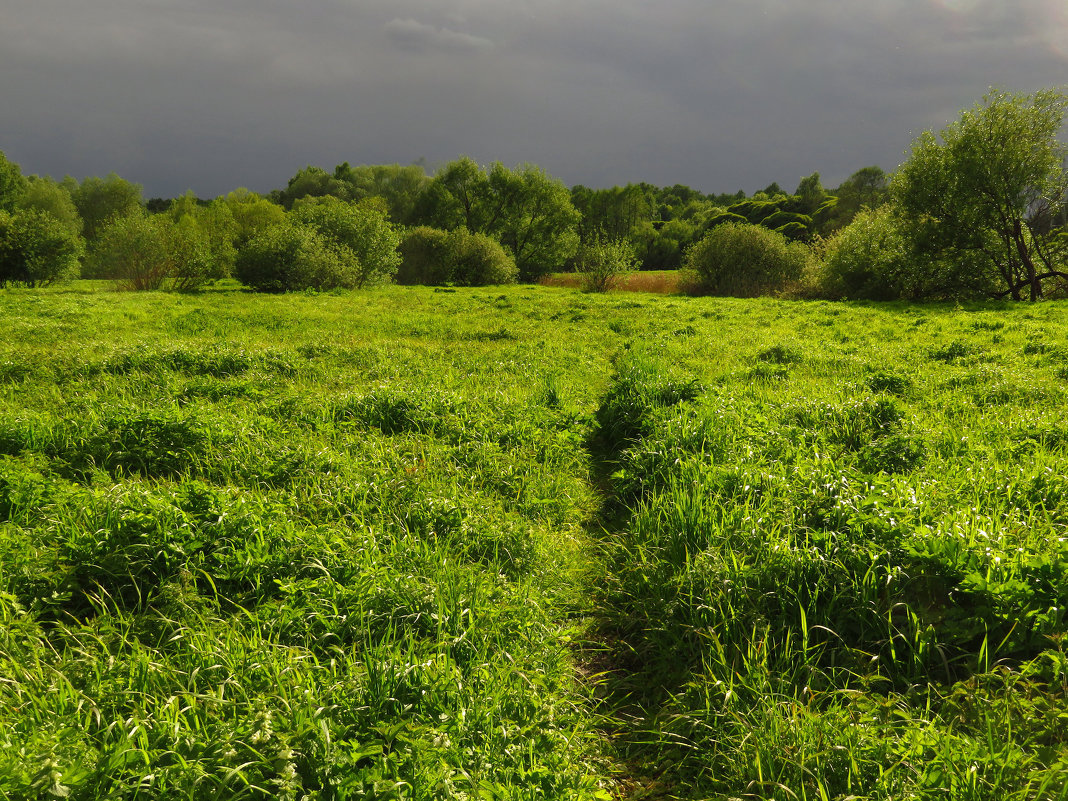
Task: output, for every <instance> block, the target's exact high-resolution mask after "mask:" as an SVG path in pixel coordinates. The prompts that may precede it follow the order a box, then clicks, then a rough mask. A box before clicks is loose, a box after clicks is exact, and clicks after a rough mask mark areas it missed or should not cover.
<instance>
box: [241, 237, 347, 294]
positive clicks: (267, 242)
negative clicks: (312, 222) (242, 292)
mask: <svg viewBox="0 0 1068 801" xmlns="http://www.w3.org/2000/svg"><path fill="white" fill-rule="evenodd" d="M234 267H235V272H236V275H237V279H238V280H239V281H240V282H241V283H243V284H245V285H246V286H248V287H250V288H252V289H255V290H256V291H258V292H292V291H294V290H302V289H337V288H352V287H355V286H357V285H358V280H357V263H356V258H355V257H354V256H353V255H352V253H351V251H350V252H348V253H346V252H345V251H342V250H340V249H338V248H331V247H330V245H329V244H328V243H327V241H326V239H325V237H323V236H322V235H320V234H319V233H317V232H316V231H315V230H313V229H311V228H309V227H308V226H305V225H301V224H299V223H297V222H295V221H291V220H287V221H285V222H282V223H280V224H277V225H272V226H269V227H268V228H266V229H264V230H263V231H262V232H260V233H259V234H257V235H256V236H254V237H253V238H252V239H251V240H250V241H249V242H248V244H247V245H246V246H245V247H244V248H243V249H242V250H240V251H239V252H238V254H237V261H236V262H235V264H234Z"/></svg>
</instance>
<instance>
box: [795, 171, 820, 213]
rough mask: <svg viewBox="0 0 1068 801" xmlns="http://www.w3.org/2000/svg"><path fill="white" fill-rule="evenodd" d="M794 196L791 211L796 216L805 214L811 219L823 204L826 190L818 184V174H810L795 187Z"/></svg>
mask: <svg viewBox="0 0 1068 801" xmlns="http://www.w3.org/2000/svg"><path fill="white" fill-rule="evenodd" d="M794 196H795V197H796V198H797V201H796V204H795V205H794V208H792V209H791V211H794V212H797V213H798V214H806V215H808V216H809V217H811V216H812V215H813V214H815V213H816V209H818V208H819V207H820V206H821V205H823V202H824V201H825V200H826V199H827V197H828V194H827V190H826V189H824V188H823V184H822V183H821V182H820V174H819V173H818V172H814V173H812V175H809V176H808V177H806V178H802V179H801V183H799V184H798V185H797V191H796V192H794Z"/></svg>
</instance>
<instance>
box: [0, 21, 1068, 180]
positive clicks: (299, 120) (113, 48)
mask: <svg viewBox="0 0 1068 801" xmlns="http://www.w3.org/2000/svg"><path fill="white" fill-rule="evenodd" d="M0 23H2V24H0V76H2V79H0V103H2V108H3V109H4V113H3V116H2V117H0V149H3V150H4V151H5V152H6V153H7V154H8V156H9V157H10V158H12V159H14V160H16V161H18V162H20V163H21V164H22V166H23V167H24V169H25V170H26V171H27V172H40V173H51V174H54V175H57V176H59V175H62V174H64V173H71V174H74V175H77V176H83V175H88V174H103V173H106V172H108V171H109V170H115V171H117V172H119V173H120V174H122V175H123V176H125V177H128V178H130V179H132V180H137V181H140V182H142V183H144V184H145V186H146V194H149V195H173V194H177V193H180V192H182V191H184V190H185V189H187V188H192V189H194V191H196V192H198V193H199V194H201V195H213V194H217V193H220V192H224V191H227V190H228V189H231V188H234V187H236V186H239V185H245V186H249V187H251V188H253V189H258V190H266V189H269V188H271V187H275V186H281V185H284V183H285V180H286V179H287V178H288V177H289V176H290V175H292V173H293V172H294V171H295V170H296V169H297V168H299V167H301V166H303V165H304V164H308V163H311V164H319V165H322V166H326V167H332V166H333V165H334V164H336V163H339V162H341V161H345V160H347V161H349V162H351V163H381V162H402V163H406V162H410V161H412V160H414V159H417V158H420V157H424V158H426V159H427V161H428V162H430V163H432V164H433V163H440V162H444V161H446V160H449V159H451V158H454V157H456V156H458V155H460V154H469V155H471V156H473V157H475V158H476V159H478V160H480V161H483V162H488V161H492V160H498V159H499V160H501V161H504V162H505V163H507V164H515V163H519V162H524V161H526V162H533V163H537V164H540V165H542V166H543V167H545V168H546V169H547V170H549V172H551V173H552V174H554V175H557V176H558V177H560V178H561V179H563V180H564V181H565V182H567V183H569V184H572V183H585V184H588V185H593V186H603V185H612V184H616V183H625V182H627V181H639V180H646V181H650V182H653V183H658V184H671V183H676V182H679V183H686V184H690V185H692V186H695V187H698V188H701V189H704V190H706V191H733V190H735V189H738V188H744V189H746V190H747V191H753V190H755V189H758V188H760V187H762V186H764V185H765V184H767V183H770V182H771V181H778V182H779V183H781V184H782V185H783V186H785V187H787V188H793V185H796V182H797V180H798V179H799V178H800V177H801V176H802V175H806V174H808V173H811V172H813V171H814V170H819V171H820V172H821V174H822V175H823V176H824V180H825V183H828V184H833V183H837V182H838V181H840V180H841V179H843V178H844V177H846V176H847V175H848V174H849V173H850V172H852V171H853V170H855V169H857V168H858V167H861V166H864V165H867V164H872V163H876V164H880V165H882V166H884V167H886V168H892V167H894V166H896V164H897V163H899V162H900V161H901V160H902V158H903V156H904V152H903V151H904V150H905V149H906V147H907V146H908V144H909V142H910V141H911V139H912V138H913V137H914V136H915V135H917V134H918V133H919V132H920V131H922V130H924V129H928V128H935V129H937V128H940V127H942V126H943V125H944V124H945V123H946V122H947V121H948V120H950V119H953V118H955V117H956V115H957V113H958V110H959V109H960V108H962V107H965V106H968V105H971V104H972V103H974V102H975V101H976V100H977V99H979V98H980V97H981V96H982V94H983V93H984V92H985V90H986V88H987V87H988V86H990V85H998V86H1001V87H1004V88H1008V89H1014V90H1021V91H1032V90H1035V89H1038V88H1043V87H1047V86H1052V85H1056V84H1058V83H1061V84H1063V83H1064V82H1065V81H1066V80H1068V45H1066V43H1068V9H1066V8H1065V4H1064V3H1063V0H1022V1H1021V2H1017V3H1013V4H1007V3H1004V2H994V1H993V0H989V1H988V0H880V2H867V3H865V2H860V3H858V2H846V0H810V1H809V2H806V3H803V4H801V3H796V2H786V0H744V2H743V0H723V1H721V2H715V3H711V2H707V0H665V2H663V3H656V4H653V3H645V2H641V1H640V0H612V1H611V2H609V0H568V1H567V2H565V1H564V0H514V1H513V2H507V3H505V2H500V1H499V0H496V1H493V2H491V0H435V2H430V1H429V0H392V1H390V2H386V0H367V1H360V0H305V2H295V1H286V0H230V2H227V3H216V2H208V0H182V1H181V2H179V0H96V2H93V3H84V2H78V0H35V2H33V3H26V2H24V1H23V0H0Z"/></svg>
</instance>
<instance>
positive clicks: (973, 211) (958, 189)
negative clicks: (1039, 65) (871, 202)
mask: <svg viewBox="0 0 1068 801" xmlns="http://www.w3.org/2000/svg"><path fill="white" fill-rule="evenodd" d="M1066 110H1068V96H1066V95H1065V94H1064V93H1063V92H1060V91H1056V90H1052V89H1050V90H1044V91H1040V92H1036V93H1034V94H1032V95H1014V94H1010V93H1006V92H1000V91H991V92H990V93H989V94H988V95H987V96H986V97H985V98H984V99H983V101H982V102H981V103H979V104H977V105H976V106H975V107H974V108H972V109H970V110H968V111H965V112H963V113H962V114H961V116H960V119H958V120H957V121H956V122H954V123H951V124H950V125H948V126H947V127H946V128H944V129H943V130H942V131H941V134H940V136H941V141H939V139H938V138H936V137H935V135H934V134H932V133H931V132H930V131H928V132H926V133H924V134H923V135H922V136H921V137H920V138H919V139H918V140H917V141H916V143H915V145H914V146H913V149H912V153H911V155H910V156H909V158H908V160H907V161H906V162H905V163H904V164H903V165H902V166H901V168H900V169H899V170H898V172H897V174H896V175H895V177H894V180H893V183H892V193H893V198H894V200H895V201H896V203H897V204H898V206H899V209H900V211H901V213H902V215H903V218H904V220H905V221H906V222H907V223H908V229H909V231H910V235H911V236H912V237H913V240H914V243H915V244H916V246H917V250H918V252H921V253H926V254H928V255H930V256H932V257H937V258H944V259H948V260H949V261H950V262H951V263H953V264H955V265H956V270H957V272H958V278H959V279H960V282H961V284H962V285H967V286H969V287H970V288H971V289H972V290H973V291H975V292H983V293H986V294H991V295H995V296H1001V297H1006V296H1007V297H1011V298H1013V299H1015V300H1020V299H1022V298H1023V297H1024V295H1025V294H1026V295H1027V297H1028V298H1029V299H1030V300H1037V299H1038V298H1040V297H1042V295H1043V284H1044V283H1045V282H1048V281H1049V280H1056V281H1064V280H1068V272H1066V270H1068V267H1066V265H1065V264H1064V263H1063V257H1062V256H1058V254H1057V253H1056V248H1055V247H1054V246H1053V245H1054V239H1055V237H1056V235H1057V234H1058V231H1057V230H1056V226H1054V225H1052V224H1051V219H1052V216H1053V215H1054V214H1055V213H1056V212H1057V211H1058V210H1059V209H1061V208H1062V207H1063V204H1064V202H1065V199H1066V197H1068V172H1066V170H1065V156H1066V152H1068V150H1066V148H1065V146H1064V145H1063V144H1062V143H1061V142H1060V141H1059V140H1058V134H1059V132H1060V131H1061V128H1062V125H1063V122H1064V115H1065V112H1066Z"/></svg>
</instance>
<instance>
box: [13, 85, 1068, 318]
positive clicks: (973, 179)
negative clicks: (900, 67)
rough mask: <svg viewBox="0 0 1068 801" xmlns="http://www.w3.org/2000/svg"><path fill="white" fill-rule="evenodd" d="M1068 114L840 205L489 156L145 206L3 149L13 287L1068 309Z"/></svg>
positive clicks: (920, 162) (808, 192)
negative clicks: (530, 286)
mask: <svg viewBox="0 0 1068 801" xmlns="http://www.w3.org/2000/svg"><path fill="white" fill-rule="evenodd" d="M1066 107H1068V98H1066V96H1065V94H1064V93H1063V92H1059V91H1056V90H1045V91H1042V92H1037V93H1035V94H1033V95H1013V94H1009V93H1004V92H991V93H990V94H989V95H988V96H987V97H986V98H984V99H983V101H982V102H981V103H979V104H977V105H976V106H975V107H974V108H972V109H970V110H967V111H965V112H963V113H962V114H961V116H960V118H959V119H958V120H957V121H956V122H954V123H952V124H950V125H949V126H947V127H946V128H945V129H944V130H943V131H941V133H940V135H939V136H935V135H934V134H933V133H931V132H927V133H925V134H923V135H922V136H921V137H920V138H919V139H918V140H917V141H916V142H915V143H914V145H913V148H912V151H911V153H910V155H909V156H908V158H907V159H906V161H905V162H904V163H903V164H902V165H901V166H900V167H899V168H898V170H897V171H896V172H894V173H893V174H892V175H891V174H887V173H886V172H884V171H883V170H882V169H881V168H879V167H877V166H869V167H864V168H862V169H860V170H857V171H856V172H855V173H853V175H851V176H850V177H849V178H848V179H847V180H846V181H844V182H843V183H842V184H841V185H839V186H837V187H835V188H833V189H827V188H824V186H823V185H822V183H821V180H820V175H819V173H813V174H812V175H809V176H807V177H805V178H802V179H801V181H800V183H799V184H798V186H797V187H796V189H794V191H793V192H787V191H784V190H783V189H782V188H781V187H780V186H779V185H778V184H776V183H773V184H771V185H769V186H768V187H766V188H765V189H763V190H761V191H759V192H756V193H754V194H753V195H751V196H747V195H746V194H745V193H744V192H742V191H738V192H735V193H733V194H718V195H710V194H704V193H702V192H700V191H698V190H695V189H693V188H691V187H688V186H683V185H679V184H676V185H674V186H671V187H658V186H654V185H651V184H647V183H639V184H628V185H626V186H616V187H612V188H608V189H591V188H588V187H585V186H581V185H579V186H574V187H572V188H570V189H568V188H567V187H566V186H565V185H564V184H563V183H562V182H561V181H559V180H558V179H555V178H553V177H552V176H550V175H549V174H547V173H546V172H545V171H544V170H543V169H541V168H540V167H537V166H535V165H529V164H527V165H520V166H517V167H514V168H508V167H505V166H504V165H502V164H500V163H495V164H492V165H489V166H488V167H483V166H480V165H479V164H477V163H476V162H475V161H473V160H472V159H470V158H467V157H462V158H459V159H456V160H455V161H452V162H450V163H448V164H446V165H445V166H443V167H442V168H441V169H439V170H438V171H437V172H436V173H435V174H434V175H428V174H427V173H426V171H425V170H424V169H423V167H421V166H418V165H407V166H404V165H396V164H393V165H359V166H355V167H354V166H351V165H350V164H349V163H347V162H346V163H343V164H339V165H337V166H336V167H335V168H334V169H333V170H332V171H328V170H326V169H324V168H322V167H315V166H308V167H305V168H303V169H301V170H299V171H298V172H297V173H296V174H295V175H294V176H293V177H292V178H291V179H289V181H288V183H287V185H286V186H285V187H284V188H281V189H277V190H274V191H272V192H270V193H268V194H266V195H259V194H256V193H254V192H250V191H248V190H246V189H237V190H235V191H233V192H230V193H228V194H227V195H224V196H221V197H217V198H215V199H213V200H210V201H209V200H202V199H199V198H197V197H195V196H194V195H193V194H192V193H187V194H185V195H183V196H181V197H179V198H174V199H160V198H153V199H150V200H148V201H145V200H144V199H143V193H142V188H141V187H140V186H139V185H137V184H135V183H132V182H130V181H127V180H125V179H123V178H121V177H119V176H117V175H115V174H110V175H108V176H106V177H103V178H99V177H93V178H86V179H85V180H83V181H77V180H75V179H73V178H70V177H69V176H68V177H66V178H64V179H63V180H62V181H54V180H52V179H50V178H47V177H40V176H36V175H29V176H24V175H23V174H22V171H21V169H20V167H19V166H18V165H17V164H14V163H12V162H10V161H9V160H7V159H6V157H4V155H3V153H2V152H0V286H3V285H7V284H20V285H26V286H31V287H32V286H40V285H45V284H49V283H53V282H56V281H61V280H67V279H70V278H74V277H79V276H81V277H86V278H107V279H112V280H114V281H116V282H118V283H119V284H120V285H122V286H124V287H127V288H131V289H160V288H172V289H176V290H193V289H197V288H198V287H201V286H203V285H204V284H205V283H207V282H211V281H213V280H217V279H220V278H225V277H234V278H237V279H238V280H240V281H241V282H242V283H244V284H246V285H248V286H249V287H251V288H253V289H258V290H263V291H290V290H298V289H307V288H318V289H331V288H355V287H362V286H367V285H369V284H374V283H379V282H383V281H393V280H397V281H400V282H402V283H434V284H459V285H472V284H483V283H507V282H511V281H516V280H519V281H528V282H533V281H537V280H538V279H539V278H541V277H542V276H543V275H545V274H546V273H549V272H558V271H562V270H578V271H584V272H587V273H589V274H591V275H592V274H593V273H597V275H598V276H600V277H599V278H594V279H593V280H591V282H590V284H589V285H590V286H591V287H592V288H597V287H607V286H610V285H611V282H610V280H606V279H605V277H606V276H607V277H609V278H610V276H611V275H612V273H613V272H618V271H619V270H623V269H633V268H636V269H664V270H675V269H683V270H685V274H686V275H687V276H688V283H689V285H690V286H691V287H693V288H694V289H695V290H697V291H704V292H709V293H716V294H735V295H757V294H784V293H785V294H790V293H792V294H797V295H809V296H824V297H839V298H842V297H844V298H867V299H893V298H907V299H925V298H965V297H1010V298H1013V299H1031V300H1035V299H1038V298H1040V297H1044V296H1049V295H1050V294H1058V293H1061V294H1063V293H1064V291H1065V287H1066V286H1068V268H1066V266H1065V265H1066V261H1068V232H1066V226H1068V213H1066V209H1068V178H1066V176H1068V169H1066V160H1065V148H1064V146H1063V145H1062V144H1061V143H1060V141H1059V140H1058V135H1059V132H1060V130H1061V127H1062V125H1063V120H1064V114H1065V110H1066Z"/></svg>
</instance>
